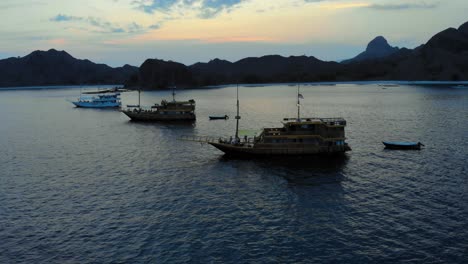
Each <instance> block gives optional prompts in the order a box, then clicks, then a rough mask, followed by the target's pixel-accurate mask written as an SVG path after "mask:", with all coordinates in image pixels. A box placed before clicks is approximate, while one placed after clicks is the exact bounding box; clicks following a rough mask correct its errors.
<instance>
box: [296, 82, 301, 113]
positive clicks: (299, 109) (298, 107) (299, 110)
mask: <svg viewBox="0 0 468 264" xmlns="http://www.w3.org/2000/svg"><path fill="white" fill-rule="evenodd" d="M300 86H301V85H300V83H297V122H300V121H301V101H300V100H299V98H300V97H301V94H300V93H299V87H300Z"/></svg>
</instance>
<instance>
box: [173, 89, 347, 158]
mask: <svg viewBox="0 0 468 264" xmlns="http://www.w3.org/2000/svg"><path fill="white" fill-rule="evenodd" d="M301 98H302V99H303V96H302V95H301V94H300V93H299V86H298V93H297V118H284V119H283V127H277V128H264V129H263V130H262V132H261V133H260V135H258V136H254V137H253V138H252V137H251V138H248V137H247V136H244V137H242V138H241V137H240V136H239V120H240V119H241V117H240V115H239V87H237V115H236V133H235V136H234V137H230V138H229V139H227V138H215V137H191V138H190V137H185V138H182V140H187V141H195V142H202V143H208V144H210V145H212V146H214V147H216V148H217V149H219V150H221V151H223V152H224V153H225V154H226V155H228V156H240V157H246V156H255V157H262V156H300V155H319V154H321V155H323V154H325V155H333V154H343V153H344V152H346V151H350V150H351V148H350V147H349V146H348V144H347V143H346V142H345V139H346V138H345V130H344V128H345V126H346V120H344V119H343V118H341V117H338V118H318V117H310V118H301V116H300V100H299V99H301Z"/></svg>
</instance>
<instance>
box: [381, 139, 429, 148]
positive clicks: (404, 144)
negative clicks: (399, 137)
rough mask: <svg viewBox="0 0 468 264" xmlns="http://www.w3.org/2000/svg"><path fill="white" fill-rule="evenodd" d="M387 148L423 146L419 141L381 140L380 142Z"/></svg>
mask: <svg viewBox="0 0 468 264" xmlns="http://www.w3.org/2000/svg"><path fill="white" fill-rule="evenodd" d="M382 143H383V144H384V145H385V148H387V149H403V150H405V149H416V150H419V149H421V146H424V144H422V143H421V142H389V141H383V142H382Z"/></svg>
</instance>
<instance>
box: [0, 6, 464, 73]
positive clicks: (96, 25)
mask: <svg viewBox="0 0 468 264" xmlns="http://www.w3.org/2000/svg"><path fill="white" fill-rule="evenodd" d="M467 14H468V1H467V0H406V1H402V0H94V1H93V0H80V1H77V0H1V1H0V17H1V18H2V22H1V27H0V35H1V38H0V59H2V58H8V57H13V56H15V57H16V56H25V55H27V54H29V53H30V52H32V51H34V50H48V49H51V48H54V49H57V50H65V51H67V52H68V53H70V54H71V55H72V56H74V57H76V58H80V59H89V60H91V61H93V62H97V63H106V64H108V65H111V66H122V65H124V64H131V65H135V66H140V65H141V64H142V63H143V62H144V61H145V60H146V59H148V58H158V59H164V60H173V61H178V62H181V63H184V64H186V65H190V64H193V63H195V62H199V61H201V62H207V61H209V60H211V59H214V58H220V59H226V60H229V61H237V60H239V59H242V58H245V57H259V56H263V55H269V54H279V55H283V56H291V55H295V56H298V55H307V56H314V57H316V58H318V59H321V60H327V61H332V60H335V61H339V60H343V59H348V58H351V57H354V56H355V55H357V54H358V53H360V52H362V51H363V50H364V49H365V47H366V45H367V43H368V42H369V41H370V40H372V39H373V38H374V37H376V36H379V35H382V36H384V37H385V38H386V39H387V40H388V41H389V43H390V45H392V46H398V47H407V48H414V47H416V46H419V45H420V44H423V43H425V42H427V41H428V40H429V39H430V37H432V36H433V35H434V34H436V33H437V32H440V31H442V30H444V29H446V28H449V27H456V28H457V27H459V26H460V25H461V24H463V23H464V22H467V21H468V16H467Z"/></svg>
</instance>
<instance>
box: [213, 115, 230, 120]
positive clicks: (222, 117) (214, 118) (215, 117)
mask: <svg viewBox="0 0 468 264" xmlns="http://www.w3.org/2000/svg"><path fill="white" fill-rule="evenodd" d="M220 119H229V116H228V115H224V116H210V120H220Z"/></svg>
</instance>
